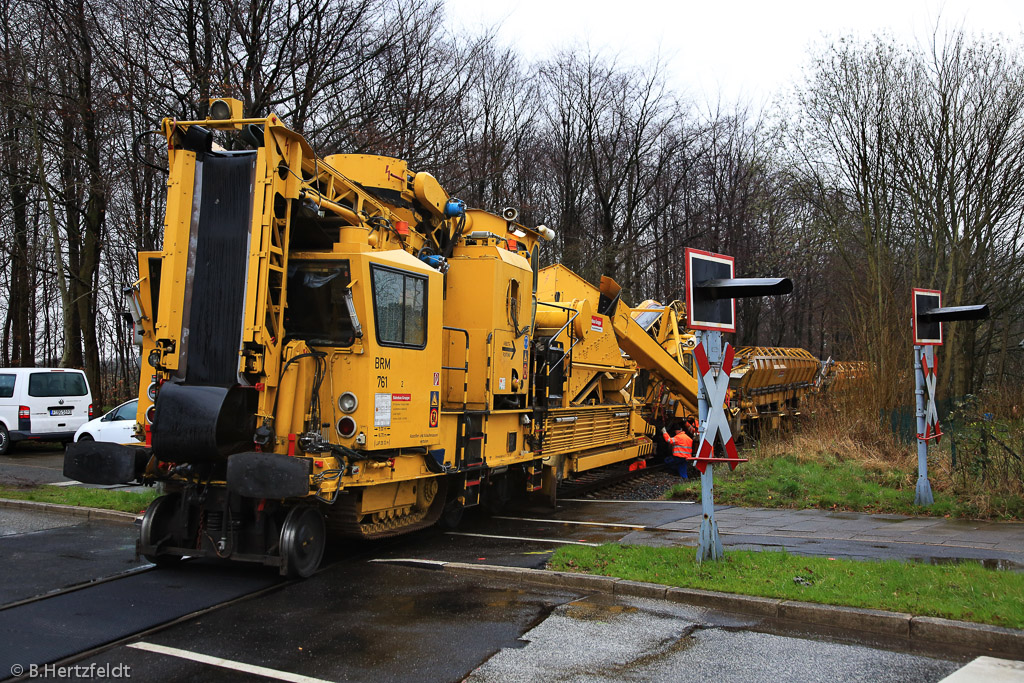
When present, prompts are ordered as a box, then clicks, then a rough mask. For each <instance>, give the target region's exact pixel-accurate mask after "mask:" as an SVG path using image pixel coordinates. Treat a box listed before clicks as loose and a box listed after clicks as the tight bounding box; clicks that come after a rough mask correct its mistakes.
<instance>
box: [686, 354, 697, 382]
mask: <svg viewBox="0 0 1024 683" xmlns="http://www.w3.org/2000/svg"><path fill="white" fill-rule="evenodd" d="M683 369H684V370H686V374H688V375H691V376H693V377H696V375H694V374H693V354H692V353H686V354H683Z"/></svg>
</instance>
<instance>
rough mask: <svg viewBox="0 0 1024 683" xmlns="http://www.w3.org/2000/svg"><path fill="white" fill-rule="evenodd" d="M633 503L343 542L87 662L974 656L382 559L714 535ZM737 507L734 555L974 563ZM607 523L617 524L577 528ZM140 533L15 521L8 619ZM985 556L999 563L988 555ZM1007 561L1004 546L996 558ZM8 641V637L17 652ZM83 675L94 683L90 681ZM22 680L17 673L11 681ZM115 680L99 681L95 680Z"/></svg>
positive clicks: (452, 665)
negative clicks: (308, 572) (748, 519)
mask: <svg viewBox="0 0 1024 683" xmlns="http://www.w3.org/2000/svg"><path fill="white" fill-rule="evenodd" d="M0 461H2V462H0V479H7V478H8V477H9V476H16V477H24V478H26V479H35V480H36V481H46V480H50V479H51V478H54V477H57V478H62V477H60V475H59V462H60V455H59V453H41V454H38V455H36V456H35V457H33V458H26V459H22V458H17V460H16V462H13V463H12V462H10V459H9V458H0ZM630 506H631V507H629V508H628V511H627V509H626V508H622V507H619V506H617V505H615V504H601V503H566V504H565V505H564V507H563V508H562V509H560V510H558V511H556V512H552V511H550V510H542V509H522V510H517V511H514V512H511V513H508V514H507V515H504V516H502V517H485V516H484V515H481V514H469V515H467V518H466V520H465V522H464V524H463V527H462V528H460V529H459V531H458V532H456V533H450V532H443V531H441V530H439V529H431V530H426V531H422V532H418V533H415V534H411V535H408V536H405V537H400V538H397V539H392V540H389V541H385V542H378V543H365V542H364V543H358V542H349V543H341V544H339V545H337V546H336V547H334V548H332V550H331V552H330V555H329V557H328V558H327V562H326V567H325V569H324V570H323V571H321V572H320V573H319V574H317V575H316V576H314V577H312V578H310V579H308V580H306V581H302V582H280V583H275V581H274V580H272V579H273V576H267V577H265V578H266V579H268V580H267V581H265V582H264V584H261V585H271V584H273V585H275V586H276V587H272V588H270V589H269V591H270V592H264V593H262V594H260V595H259V596H258V597H254V598H251V599H243V600H241V601H238V602H235V603H233V604H230V605H227V606H223V607H220V608H218V609H215V610H213V611H210V612H207V613H205V614H202V615H201V616H198V617H195V618H192V619H189V620H186V621H183V622H182V623H177V624H175V625H172V626H169V627H167V628H163V629H160V630H158V631H157V632H154V633H151V634H148V635H145V636H142V637H141V638H138V639H136V642H125V643H124V644H121V645H118V646H116V647H113V648H112V649H109V650H107V651H105V652H102V653H101V654H98V655H96V656H93V657H87V658H85V659H83V660H81V661H79V662H77V664H79V665H84V666H88V665H91V664H96V665H100V664H108V665H118V664H124V665H126V666H129V667H131V674H132V678H135V679H136V680H147V681H148V680H154V681H181V680H196V681H205V680H214V679H215V680H218V681H248V680H257V679H258V680H269V679H268V678H267V676H270V677H271V678H273V677H275V676H276V677H277V678H279V679H282V680H308V681H315V680H353V681H363V680H385V681H413V680H415V681H455V680H463V679H465V678H466V677H469V680H473V681H499V680H500V681H508V680H512V681H541V680H545V681H547V680H558V681H604V680H612V679H614V680H630V681H633V680H637V681H639V680H680V681H685V680H703V679H707V678H709V677H714V678H716V679H718V680H724V681H729V680H744V681H746V680H764V681H769V680H770V681H773V682H774V681H777V680H779V679H780V678H781V679H789V680H837V679H838V680H885V681H903V680H906V681H938V680H940V679H942V678H943V677H944V676H946V675H948V674H949V673H951V672H952V671H954V670H956V669H958V668H959V667H960V666H961V665H962V664H963V663H964V662H965V661H967V659H969V658H968V657H966V656H961V655H958V654H957V653H955V652H954V651H943V652H923V651H915V652H913V653H906V652H901V651H900V650H901V649H906V648H905V644H902V643H899V642H872V641H870V640H864V639H863V638H859V639H855V640H851V637H850V635H849V634H842V633H830V632H827V631H822V630H796V631H794V630H793V629H794V626H793V625H792V624H777V623H769V622H765V621H761V620H758V619H756V618H749V617H737V616H736V615H730V614H725V613H717V612H713V611H708V610H700V609H695V608H692V607H687V606H683V605H675V604H671V603H666V602H662V601H650V600H639V599H633V598H619V597H617V596H616V597H612V596H603V595H595V596H588V595H584V594H582V593H576V592H571V591H568V592H567V591H561V590H559V589H553V588H547V587H536V588H530V587H519V586H516V587H510V586H505V585H500V584H497V583H494V582H489V581H486V580H481V579H480V578H477V577H472V578H470V577H466V576H459V575H452V574H448V573H443V572H437V571H429V570H425V569H415V568H410V567H405V566H400V565H397V564H381V563H370V562H369V560H371V559H384V560H388V559H390V560H394V559H401V558H414V559H435V560H444V561H462V562H477V563H486V564H499V565H512V566H526V567H542V566H544V564H545V562H546V561H547V559H548V557H549V556H550V554H551V552H553V550H554V549H555V548H556V547H558V545H560V544H562V543H585V544H600V543H604V542H609V541H621V542H642V543H650V544H665V543H673V544H684V545H692V544H693V543H694V542H695V539H694V537H693V534H692V533H691V531H690V530H689V527H691V526H692V527H694V528H696V525H697V524H698V523H699V516H700V506H699V505H686V504H683V503H655V502H651V503H631V504H630ZM733 510H734V512H730V510H729V509H728V508H724V507H723V508H721V511H722V518H723V519H725V520H728V519H729V518H728V517H727V516H728V515H729V514H732V515H733V522H735V524H734V526H732V527H730V526H729V522H728V521H727V522H726V523H725V524H723V526H725V527H726V528H729V529H730V530H729V531H728V532H726V530H725V529H723V541H724V542H725V544H726V545H727V546H728V547H757V548H762V549H763V548H772V547H780V546H782V547H787V548H788V549H790V550H791V551H793V552H798V553H800V552H806V553H808V554H829V555H847V556H851V557H918V556H920V557H935V556H937V554H939V555H941V553H949V556H950V557H965V556H969V554H968V553H969V552H973V551H971V549H969V548H963V547H958V546H956V545H955V544H954V545H952V546H949V547H943V546H939V545H937V544H934V543H933V544H927V543H924V544H921V547H920V548H918V547H916V545H917V544H915V543H888V544H887V543H882V542H878V541H864V540H855V539H854V538H852V537H851V538H833V539H827V538H822V537H823V536H827V534H828V533H830V532H829V531H828V529H825V530H823V531H820V532H819V531H807V530H806V529H804V530H801V529H802V527H800V526H799V525H797V526H796V527H795V529H796V530H795V531H794V532H792V533H790V532H786V533H785V534H781V535H780V534H778V533H773V532H772V530H770V529H768V528H751V529H750V531H751V532H755V533H740V532H741V531H746V530H747V529H746V527H745V526H744V525H745V523H744V522H743V520H742V519H741V518H740V517H738V515H740V514H746V513H744V512H743V511H742V510H740V509H738V508H736V509H733ZM595 520H596V521H599V522H602V523H604V525H593V524H577V523H571V522H594V521H595ZM834 523H835V524H839V523H845V522H843V520H842V519H837V520H836V521H835V522H834ZM799 524H804V523H803V522H800V523H799ZM614 525H619V526H614ZM804 526H806V524H805V525H804ZM636 527H641V528H636ZM662 527H664V528H662ZM135 534H136V530H135V529H134V528H133V527H131V526H114V525H109V524H104V523H97V522H83V521H82V520H81V518H71V517H65V516H62V515H59V514H44V513H36V512H24V511H19V510H9V509H0V556H2V557H4V558H5V559H6V562H5V564H6V566H7V567H8V570H7V571H6V572H4V574H5V580H4V581H3V582H0V620H2V618H3V616H4V613H5V612H7V613H8V615H13V614H14V612H13V611H12V610H10V609H4V607H3V605H8V604H10V603H11V602H14V601H18V600H22V599H25V598H28V597H31V596H33V595H41V594H43V593H49V592H51V591H53V590H55V589H60V588H63V587H66V586H70V585H73V584H78V583H81V582H84V581H91V580H94V579H100V578H103V577H108V576H113V575H115V574H119V573H122V572H124V571H133V570H138V568H140V567H145V563H144V562H143V561H140V560H139V559H138V558H135V556H134V542H135ZM815 536H818V538H815ZM922 540H926V539H922ZM975 550H978V552H979V553H981V555H979V556H985V552H982V551H984V548H982V549H980V550H979V549H977V548H976V549H975ZM994 550H995V546H994V545H993V546H990V547H989V548H988V555H992V554H993V551H994ZM1022 550H1024V549H1022ZM919 551H920V552H919ZM921 553H924V554H923V555H922V554H921ZM1011 554H1012V553H1011ZM12 569H13V571H11V570H12ZM162 571H163V570H156V569H154V570H152V572H154V574H153V578H154V579H156V580H157V583H158V584H159V582H161V581H162V582H164V584H167V585H168V586H171V587H173V588H175V589H180V588H182V587H183V588H184V589H185V590H186V591H188V590H190V589H189V585H190V583H189V582H191V581H198V582H200V583H199V584H195V585H197V586H198V588H197V592H198V590H199V589H203V590H205V591H206V592H207V594H208V596H209V599H210V600H214V601H215V599H216V597H217V594H216V590H217V588H216V585H217V581H219V580H220V579H216V578H215V575H216V576H219V575H220V574H221V573H222V572H221V569H220V568H218V567H211V566H209V565H206V566H205V568H204V566H203V565H198V564H197V566H196V567H195V568H194V570H193V571H191V573H190V575H189V576H188V577H187V580H185V579H181V578H179V577H176V576H172V575H167V574H160V573H156V572H162ZM255 572H256V574H259V573H260V572H261V570H258V569H255ZM207 575H209V576H208V577H207ZM206 578H209V579H210V580H209V581H206V580H205V579H206ZM119 581H123V579H115V580H114V581H113V582H112V583H109V584H106V585H107V586H114V587H117V586H123V587H124V591H121V593H123V595H122V594H118V597H119V598H121V599H126V602H127V604H128V607H125V609H126V610H130V609H133V608H134V607H133V605H134V604H135V603H136V602H138V603H139V604H142V603H143V602H145V601H144V600H139V601H135V600H134V599H133V598H132V597H131V596H130V595H127V593H128V592H129V591H128V584H127V583H120V584H119V583H118V582H119ZM206 584H208V585H206ZM105 590H107V589H105ZM144 590H145V589H144ZM243 592H244V591H243ZM236 593H237V591H236ZM225 595H226V593H225ZM126 596H127V597H126ZM225 599H227V598H225ZM54 604H55V603H54ZM90 610H91V608H90V607H89V606H88V605H85V606H80V607H79V608H78V611H77V612H76V614H75V616H76V617H85V621H84V622H82V623H83V624H84V625H80V626H78V627H76V628H79V629H81V630H83V631H88V630H94V631H98V630H100V629H102V628H105V627H106V626H105V624H101V623H97V624H95V625H94V626H90V625H89V622H88V618H89V617H90ZM42 611H43V614H42V615H39V614H37V615H36V616H34V617H33V619H34V620H41V621H42V622H44V625H45V622H47V621H50V622H52V623H53V624H54V625H55V626H57V627H60V626H63V625H65V624H67V623H70V620H69V618H68V617H67V613H66V612H65V613H63V614H61V613H54V614H46V613H45V610H42ZM79 612H80V613H79ZM183 613H184V612H183ZM101 618H104V619H105V621H106V622H112V621H117V619H114V618H112V617H111V615H109V614H108V615H107V616H106V617H100V616H99V615H97V616H96V619H101ZM139 623H141V621H140V622H139ZM13 627H14V628H17V624H14V625H13ZM55 632H59V628H57V629H55ZM111 637H113V636H111ZM43 640H45V638H43ZM3 646H4V644H3V643H0V654H4V652H3ZM167 648H171V649H169V650H168V649H167ZM211 658H213V659H211ZM217 658H219V659H217ZM197 660H198V661H197ZM253 667H266V668H267V669H268V670H267V671H262V670H258V669H253ZM82 671H84V670H81V671H79V675H78V678H79V679H88V677H87V676H84V675H83V674H82ZM6 674H7V672H6V671H0V679H2V678H3V677H4V676H5V675H6ZM303 676H304V677H307V678H302V677H303ZM111 678H112V677H111V676H103V675H100V676H97V677H95V680H110V679H111Z"/></svg>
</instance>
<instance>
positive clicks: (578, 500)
mask: <svg viewBox="0 0 1024 683" xmlns="http://www.w3.org/2000/svg"><path fill="white" fill-rule="evenodd" d="M558 502H559V503H629V504H630V505H647V504H648V503H658V504H661V505H697V501H695V500H591V499H589V498H559V499H558Z"/></svg>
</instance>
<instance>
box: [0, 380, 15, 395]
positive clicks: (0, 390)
mask: <svg viewBox="0 0 1024 683" xmlns="http://www.w3.org/2000/svg"><path fill="white" fill-rule="evenodd" d="M14 378H15V375H0V398H14Z"/></svg>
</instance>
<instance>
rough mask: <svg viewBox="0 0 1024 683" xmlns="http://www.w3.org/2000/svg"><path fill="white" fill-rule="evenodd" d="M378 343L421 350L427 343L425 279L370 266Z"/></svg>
mask: <svg viewBox="0 0 1024 683" xmlns="http://www.w3.org/2000/svg"><path fill="white" fill-rule="evenodd" d="M370 279H371V282H372V287H373V315H374V322H375V323H376V325H375V327H376V329H377V343H378V344H380V345H381V346H404V347H407V348H414V349H422V348H424V347H425V346H426V345H427V278H426V277H425V276H422V275H415V274H413V273H409V272H406V271H404V270H396V269H394V268H386V267H384V266H378V265H371V266H370Z"/></svg>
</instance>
